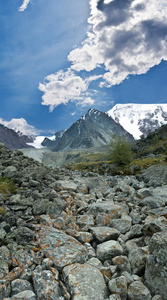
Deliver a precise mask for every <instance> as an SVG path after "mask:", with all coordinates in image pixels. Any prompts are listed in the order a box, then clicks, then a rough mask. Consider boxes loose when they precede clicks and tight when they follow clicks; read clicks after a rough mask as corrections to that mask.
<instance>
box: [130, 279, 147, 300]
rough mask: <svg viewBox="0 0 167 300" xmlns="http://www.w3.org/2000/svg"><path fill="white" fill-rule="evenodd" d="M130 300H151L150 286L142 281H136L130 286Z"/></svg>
mask: <svg viewBox="0 0 167 300" xmlns="http://www.w3.org/2000/svg"><path fill="white" fill-rule="evenodd" d="M128 299H129V300H134V299H135V300H151V294H150V291H149V290H148V288H147V287H146V286H145V285H144V284H143V283H142V282H141V281H134V282H132V283H131V284H130V286H129V288H128Z"/></svg>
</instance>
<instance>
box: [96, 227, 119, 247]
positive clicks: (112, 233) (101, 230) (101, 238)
mask: <svg viewBox="0 0 167 300" xmlns="http://www.w3.org/2000/svg"><path fill="white" fill-rule="evenodd" d="M90 232H91V233H92V234H93V236H94V238H95V240H96V241H97V242H98V243H102V242H105V241H107V240H116V239H117V238H118V236H119V234H120V233H119V231H118V230H116V229H114V228H111V227H100V226H99V227H91V228H90Z"/></svg>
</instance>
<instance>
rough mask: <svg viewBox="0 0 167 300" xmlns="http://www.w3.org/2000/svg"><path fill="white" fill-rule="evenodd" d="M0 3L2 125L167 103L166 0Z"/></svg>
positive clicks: (57, 125)
mask: <svg viewBox="0 0 167 300" xmlns="http://www.w3.org/2000/svg"><path fill="white" fill-rule="evenodd" d="M145 2H146V1H144V0H126V1H124V0H79V1H78V0H70V1H69V0H61V1H58V0H49V1H48V0H31V1H29V0H24V1H23V0H15V1H8V0H7V1H1V2H0V122H1V123H3V124H4V125H6V126H9V127H11V128H18V129H19V130H21V131H23V132H25V133H27V134H40V133H41V134H46V135H48V134H52V133H53V132H55V131H59V130H62V129H66V128H68V127H69V126H70V125H72V123H73V122H75V121H76V120H77V119H79V118H80V116H82V115H83V114H85V113H86V112H87V110H88V109H89V108H91V107H94V108H96V109H99V110H101V111H107V110H109V109H111V108H112V107H113V105H115V104H117V103H130V102H131V103H167V17H166V16H167V3H166V0H147V2H146V3H145Z"/></svg>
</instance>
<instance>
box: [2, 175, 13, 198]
mask: <svg viewBox="0 0 167 300" xmlns="http://www.w3.org/2000/svg"><path fill="white" fill-rule="evenodd" d="M16 192H17V187H16V186H15V184H14V182H13V180H12V179H8V178H3V177H0V193H1V194H2V195H10V194H15V193H16Z"/></svg>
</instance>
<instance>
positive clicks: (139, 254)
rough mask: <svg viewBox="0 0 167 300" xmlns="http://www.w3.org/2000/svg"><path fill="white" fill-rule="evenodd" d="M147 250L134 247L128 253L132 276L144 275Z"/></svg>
mask: <svg viewBox="0 0 167 300" xmlns="http://www.w3.org/2000/svg"><path fill="white" fill-rule="evenodd" d="M147 255H148V250H146V249H142V248H139V247H136V248H135V247H134V248H132V249H131V250H130V251H129V255H128V258H129V261H130V265H131V270H132V274H137V275H139V276H141V275H143V274H144V271H145V266H146V260H147Z"/></svg>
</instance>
